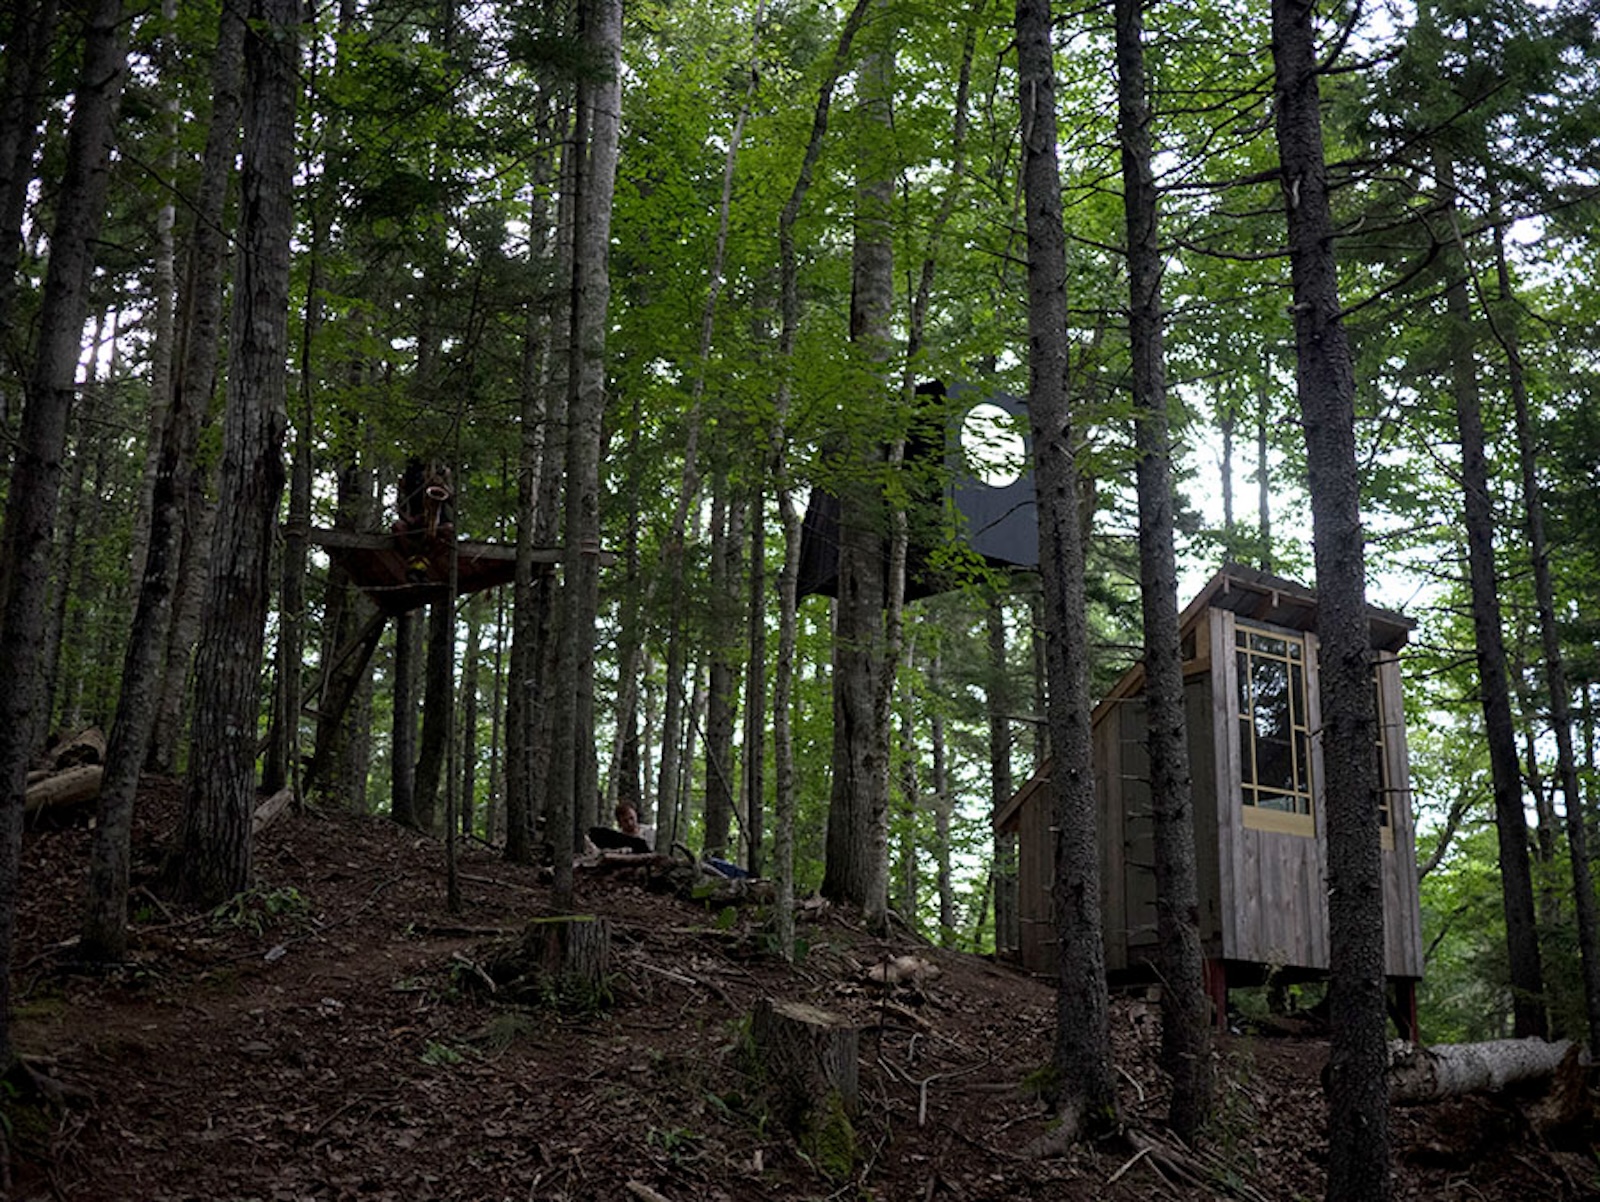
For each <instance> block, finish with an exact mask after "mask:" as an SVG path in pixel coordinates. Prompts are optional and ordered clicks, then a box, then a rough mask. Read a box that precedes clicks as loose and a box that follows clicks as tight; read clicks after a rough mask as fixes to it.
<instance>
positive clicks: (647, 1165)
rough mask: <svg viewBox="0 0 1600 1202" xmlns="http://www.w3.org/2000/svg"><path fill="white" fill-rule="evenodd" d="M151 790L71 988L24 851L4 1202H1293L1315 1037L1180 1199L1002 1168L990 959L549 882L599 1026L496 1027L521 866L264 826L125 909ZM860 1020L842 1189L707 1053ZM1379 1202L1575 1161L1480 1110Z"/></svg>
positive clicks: (722, 1056) (1429, 1137)
mask: <svg viewBox="0 0 1600 1202" xmlns="http://www.w3.org/2000/svg"><path fill="white" fill-rule="evenodd" d="M176 795H177V789H176V786H175V785H174V784H172V783H170V782H147V788H146V789H145V791H144V793H143V794H142V795H141V798H140V814H139V818H138V821H137V823H136V832H135V844H136V847H135V860H136V867H135V886H136V891H135V898H134V903H133V904H134V907H135V910H136V920H137V925H136V929H135V932H134V937H133V944H132V946H133V951H132V955H131V958H130V962H129V963H128V964H126V965H125V966H123V967H122V968H120V969H118V970H117V971H115V972H113V973H111V974H108V975H90V974H88V973H86V972H84V971H83V970H82V969H81V968H80V967H79V966H77V965H76V964H74V962H73V946H72V944H73V942H74V941H75V939H74V937H75V935H76V931H77V922H78V911H79V907H80V905H81V897H82V893H83V888H84V875H85V871H86V864H87V858H88V848H89V836H88V830H87V815H80V816H79V817H78V820H77V821H76V822H73V821H70V820H68V821H66V822H64V823H63V824H62V825H60V826H58V827H57V828H56V829H47V830H37V831H33V832H30V833H29V835H28V839H27V843H26V847H25V849H24V864H23V877H22V881H23V885H22V890H23V895H22V898H21V901H20V906H19V916H18V932H17V940H18V946H17V956H16V964H17V966H18V967H17V972H16V976H15V988H16V995H17V1009H18V1020H17V1043H18V1045H19V1048H20V1050H21V1051H22V1052H23V1053H24V1054H25V1055H27V1056H28V1057H29V1059H30V1062H31V1063H32V1064H33V1065H34V1066H35V1068H36V1069H37V1070H38V1071H40V1072H41V1073H43V1074H47V1075H48V1077H49V1078H51V1079H52V1080H53V1082H55V1083H57V1084H59V1086H61V1087H62V1095H61V1096H59V1097H57V1098H55V1099H53V1100H52V1099H46V1098H42V1097H39V1096H36V1095H34V1094H32V1093H31V1092H29V1091H28V1090H23V1091H22V1093H21V1094H18V1093H16V1092H15V1091H12V1093H11V1095H10V1096H9V1097H8V1098H7V1099H6V1101H5V1109H6V1115H7V1118H8V1120H9V1126H10V1137H9V1143H8V1148H9V1151H8V1157H7V1162H6V1165H5V1170H6V1172H7V1175H8V1185H9V1196H10V1197H13V1198H17V1199H106V1200H108V1202H109V1200H118V1199H127V1200H143V1202H177V1200H178V1199H197V1200H198V1199H204V1200H221V1199H230V1200H233V1199H237V1200H243V1199H259V1200H261V1202H302V1200H309V1199H316V1200H319V1202H321V1200H324V1199H351V1200H357V1199H361V1200H367V1199H370V1200H388V1199H394V1200H401V1199H403V1200H406V1202H412V1200H416V1199H431V1198H439V1199H446V1198H448V1199H481V1200H485V1202H488V1200H492V1199H516V1200H518V1202H521V1200H524V1199H530V1200H545V1199H549V1200H562V1199H573V1200H587V1199H606V1200H609V1199H620V1200H627V1199H640V1198H642V1199H646V1200H647V1202H649V1200H654V1199H660V1198H664V1199H667V1200H668V1202H695V1200H700V1202H723V1200H729V1202H732V1200H743V1199H785V1200H788V1199H796V1200H798V1199H840V1200H843V1199H852V1200H853V1199H882V1200H884V1202H902V1200H904V1202H913V1200H933V1199H969V1200H980V1199H994V1200H996V1202H999V1200H1001V1199H1007V1200H1009V1199H1046V1198H1048V1199H1053V1200H1061V1199H1067V1200H1077V1199H1085V1200H1087V1199H1095V1200H1097V1202H1120V1200H1128V1202H1132V1200H1135V1199H1138V1200H1143V1199H1151V1198H1175V1199H1194V1198H1209V1197H1214V1196H1224V1195H1225V1192H1226V1191H1228V1190H1230V1189H1232V1190H1235V1191H1240V1192H1247V1191H1248V1190H1252V1189H1253V1190H1254V1191H1255V1195H1254V1196H1257V1197H1261V1198H1267V1199H1273V1200H1278V1199H1284V1200H1289V1199H1297V1198H1308V1199H1309V1198H1317V1197H1320V1196H1321V1193H1322V1189H1323V1171H1324V1159H1325V1144H1324V1140H1323V1136H1322V1125H1323V1109H1322V1098H1321V1093H1320V1090H1319V1087H1318V1074H1319V1072H1320V1071H1321V1068H1322V1065H1323V1062H1324V1061H1325V1059H1326V1054H1327V1049H1326V1045H1325V1044H1324V1043H1322V1042H1320V1041H1318V1040H1315V1039H1281V1038H1280V1039H1268V1038H1259V1037H1244V1036H1229V1037H1225V1038H1223V1039H1222V1041H1221V1045H1220V1048H1219V1051H1218V1069H1219V1073H1220V1079H1221V1093H1220V1106H1219V1112H1218V1117H1217V1120H1216V1122H1215V1124H1214V1126H1213V1129H1212V1132H1211V1135H1210V1136H1209V1137H1208V1139H1207V1141H1206V1142H1205V1144H1204V1145H1203V1146H1202V1148H1201V1149H1200V1150H1199V1151H1200V1154H1201V1155H1200V1160H1201V1161H1202V1162H1203V1163H1205V1164H1206V1165H1207V1166H1209V1167H1210V1169H1211V1170H1212V1171H1213V1172H1214V1173H1215V1177H1214V1178H1213V1181H1212V1183H1211V1184H1210V1185H1209V1186H1206V1187H1200V1186H1195V1185H1192V1184H1182V1183H1179V1182H1177V1181H1176V1180H1173V1179H1172V1178H1171V1177H1170V1175H1163V1174H1162V1172H1161V1170H1160V1169H1159V1168H1158V1167H1157V1166H1156V1164H1155V1163H1153V1162H1154V1160H1155V1158H1153V1157H1151V1156H1148V1155H1136V1153H1135V1151H1134V1149H1133V1147H1132V1146H1130V1145H1129V1144H1128V1143H1126V1142H1125V1141H1122V1140H1115V1141H1108V1142H1107V1143H1106V1144H1105V1145H1104V1146H1101V1147H1098V1148H1094V1149H1087V1150H1079V1151H1076V1152H1074V1153H1072V1154H1071V1155H1069V1156H1066V1157H1054V1158H1045V1159H1037V1158H1030V1157H1026V1156H1024V1154H1023V1153H1024V1150H1025V1149H1027V1148H1028V1146H1029V1145H1030V1144H1031V1143H1033V1142H1034V1141H1035V1140H1038V1139H1039V1138H1040V1137H1041V1136H1044V1135H1045V1134H1046V1133H1047V1132H1048V1130H1049V1125H1050V1116H1049V1115H1047V1114H1046V1113H1045V1111H1044V1108H1043V1107H1042V1106H1041V1104H1040V1103H1039V1102H1038V1101H1037V1100H1035V1099H1031V1098H1030V1097H1028V1096H1027V1095H1026V1093H1025V1092H1024V1091H1023V1090H1022V1089H1021V1088H1020V1085H1021V1083H1022V1082H1023V1081H1024V1079H1025V1078H1027V1077H1028V1076H1029V1074H1030V1073H1033V1072H1034V1071H1035V1070H1036V1069H1038V1068H1039V1067H1040V1066H1041V1065H1042V1064H1044V1063H1045V1062H1046V1060H1047V1059H1048V1056H1049V1050H1050V1042H1051V1031H1052V1024H1053V1021H1054V996H1053V994H1052V992H1051V990H1050V989H1049V988H1048V987H1046V985H1045V984H1043V983H1041V982H1038V981H1035V980H1032V979H1030V978H1029V977H1028V976H1026V975H1025V974H1023V973H1021V972H1019V971H1017V970H1015V969H1013V968H1011V967H1009V966H1006V965H997V964H994V963H992V962H990V961H987V960H984V959H981V958H978V957H974V956H966V955H959V954H956V953H951V952H942V951H938V950H934V949H929V948H927V947H925V946H922V945H920V944H918V943H917V942H916V941H915V940H913V939H912V938H910V937H901V938H896V939H891V940H888V941H883V940H877V939H873V938H870V937H869V936H867V935H866V934H865V933H864V932H863V931H862V930H861V929H860V928H859V927H858V926H857V925H855V924H853V923H852V922H851V921H850V920H849V919H848V918H847V917H845V916H842V915H840V914H838V913H836V912H827V911H819V910H811V911H808V917H807V919H806V921H804V922H803V923H802V931H801V933H802V935H803V937H804V938H805V939H806V941H807V942H808V943H809V953H808V954H807V955H806V956H805V958H804V959H803V961H802V962H801V963H799V964H797V965H795V966H793V967H789V966H785V965H783V964H782V963H781V962H780V961H778V960H777V959H776V958H775V957H773V956H771V955H769V954H767V952H766V951H765V948H766V943H765V941H764V938H763V932H762V929H761V925H760V923H761V919H762V917H763V916H762V914H761V912H760V911H759V910H758V909H756V908H753V907H746V908H741V909H739V910H737V911H730V912H721V911H716V910H711V909H708V908H706V907H704V906H701V905H695V904H692V903H688V902H683V901H679V900H677V899H676V898H673V897H670V896H665V895H657V894H652V893H649V892H647V891H646V890H645V889H644V888H642V886H641V884H640V883H639V882H637V881H635V880H632V879H629V875H628V874H622V875H613V876H607V877H592V876H583V875H580V880H579V903H580V906H581V907H582V908H583V909H584V910H585V911H588V912H593V913H597V914H602V915H605V916H608V917H609V919H610V921H611V923H612V941H613V942H612V955H613V970H614V977H613V979H612V982H611V992H612V1000H611V1004H610V1005H609V1006H608V1007H606V1008H605V1009H603V1010H599V1011H594V1012H590V1013H583V1014H579V1013H565V1014H562V1013H557V1012H554V1011H551V1010H548V1009H532V1008H526V1007H516V1006H510V1005H506V1004H504V1003H502V1002H499V1001H497V1000H496V999H495V998H494V997H492V996H490V995H489V994H488V992H487V990H484V989H482V988H480V987H479V984H478V982H479V981H480V979H481V978H480V976H479V971H478V968H477V967H476V966H478V965H481V964H482V963H483V962H484V961H485V960H486V959H487V958H488V957H489V956H490V955H492V953H493V951H494V949H495V948H496V947H497V946H499V944H500V943H503V942H504V941H505V940H506V939H509V938H511V937H514V936H515V935H516V934H517V933H518V931H519V930H520V929H521V926H522V924H523V923H524V922H526V921H527V920H528V919H529V918H531V917H535V916H539V915H543V914H547V913H548V912H549V911H548V904H547V903H548V892H547V890H546V888H545V887H544V886H543V885H542V884H540V882H539V879H538V876H537V874H536V873H535V872H534V871H532V870H530V869H524V868H519V867H516V866H513V865H508V864H506V863H505V862H504V861H502V860H500V859H498V858H496V857H495V856H494V855H492V854H491V853H489V852H487V851H484V850H474V851H469V852H466V853H464V854H463V856H462V862H461V883H462V894H463V901H464V905H463V907H462V910H461V912H460V913H458V914H451V913H448V912H447V910H446V907H445V888H444V855H443V850H442V848H441V846H440V844H438V843H437V842H435V841H433V840H431V839H426V838H422V837H420V836H417V835H415V834H412V833H408V832H405V831H402V830H400V829H399V828H397V827H395V826H393V825H392V824H390V823H389V822H387V821H385V820H383V819H378V818H355V817H349V816H343V815H334V814H305V815H298V816H290V817H286V818H284V819H282V820H281V821H279V822H278V823H277V824H276V825H275V826H273V827H272V828H270V829H269V830H267V831H266V832H265V833H264V834H263V835H262V836H261V837H260V839H259V840H258V843H257V851H256V869H257V877H258V880H259V885H258V887H257V889H255V890H254V891H252V892H251V893H250V894H247V895H245V896H244V897H243V898H241V899H238V900H237V901H235V902H234V903H230V904H229V905H228V906H225V907H223V908H222V910H220V911H219V912H217V913H215V914H211V915H202V916H194V915H185V914H181V913H175V912H171V911H168V910H167V909H165V908H164V907H163V905H162V903H160V902H158V901H157V900H156V899H155V896H154V894H153V893H150V892H148V890H149V889H150V888H151V886H152V885H153V882H154V876H155V871H156V866H157V862H158V858H159V855H160V853H161V851H162V849H163V847H164V846H165V841H166V839H167V838H168V837H169V835H170V832H171V831H172V829H173V827H174V825H175V821H176V813H177V811H176ZM908 952H912V953H916V954H918V955H920V956H923V957H924V958H926V959H927V960H929V961H931V962H933V963H935V964H936V965H937V966H938V967H939V969H940V973H939V975H938V976H937V977H936V978H934V979H932V980H929V981H927V982H925V983H924V984H923V985H922V986H921V987H920V988H919V987H915V986H911V985H901V986H898V987H896V988H895V989H893V990H891V991H889V992H887V993H885V991H884V990H883V989H882V988H881V987H879V986H876V985H874V984H872V983H871V982H869V981H868V980H867V979H866V969H867V968H868V967H869V966H871V965H873V964H874V963H878V962H879V961H881V960H882V958H883V957H884V956H885V955H899V954H902V953H908ZM763 996H771V997H774V998H779V999H792V1000H802V1001H808V1002H811V1003H813V1004H815V1005H817V1006H820V1007H822V1008H824V1009H827V1010H831V1011H835V1012H838V1013H842V1014H846V1015H848V1016H850V1017H851V1018H852V1019H853V1020H854V1021H855V1022H856V1023H858V1024H859V1025H860V1026H861V1027H862V1029H863V1030H862V1037H861V1064H860V1071H861V1096H862V1114H861V1117H860V1119H859V1122H858V1133H859V1137H860V1152H861V1163H860V1165H859V1167H858V1168H857V1170H856V1171H855V1173H854V1174H853V1175H852V1176H851V1177H849V1178H845V1179H839V1180H834V1179H829V1178H828V1177H826V1176H825V1175H824V1174H823V1173H822V1172H821V1171H820V1170H819V1169H818V1168H816V1167H814V1166H813V1165H812V1164H811V1163H810V1162H808V1161H807V1160H806V1159H805V1158H804V1157H803V1156H802V1155H800V1153H799V1151H798V1149H797V1147H796V1145H795V1143H794V1141H793V1140H791V1139H790V1138H789V1137H788V1135H787V1134H786V1133H785V1132H784V1131H783V1130H782V1129H781V1128H780V1127H779V1126H778V1124H777V1123H776V1121H775V1120H774V1119H773V1118H772V1117H771V1116H770V1115H769V1114H768V1113H767V1108H766V1106H765V1105H764V1103H763V1102H762V1099H761V1091H760V1089H759V1087H758V1086H757V1085H756V1084H755V1083H754V1082H753V1081H752V1080H750V1079H749V1077H748V1076H747V1074H746V1071H745V1068H744V1060H743V1058H742V1055H741V1050H740V1044H741V1039H742V1036H743V1033H744V1031H745V1029H746V1025H747V1019H748V1016H749V1015H750V1013H751V1010H752V1007H753V1006H754V1004H755V1003H756V1001H757V999H759V998H761V997H763ZM1112 1024H1113V1033H1114V1039H1115V1045H1116V1052H1117V1060H1118V1065H1119V1069H1120V1073H1119V1076H1120V1080H1121V1084H1122V1104H1123V1107H1124V1114H1125V1118H1126V1119H1127V1121H1128V1123H1129V1124H1130V1125H1132V1126H1134V1127H1135V1128H1139V1129H1143V1130H1145V1131H1148V1132H1152V1133H1155V1134H1157V1135H1158V1136H1159V1135H1160V1130H1161V1128H1160V1118H1161V1115H1162V1113H1163V1110H1164V1107H1165V1087H1164V1085H1163V1082H1162V1079H1161V1075H1160V1073H1159V1072H1158V1071H1157V1070H1156V1069H1155V1067H1154V1057H1155V1053H1156V1045H1157V1040H1158V1018H1157V1013H1156V1008H1155V1006H1154V1005H1153V1004H1152V1003H1149V1002H1147V1001H1145V1000H1142V999H1128V998H1121V999H1118V1000H1117V1001H1116V1002H1115V1004H1114V1008H1113V1012H1112ZM1395 1126H1396V1136H1397V1138H1396V1171H1397V1176H1398V1182H1399V1188H1398V1190H1397V1196H1398V1197H1401V1198H1417V1199H1454V1198H1460V1199H1476V1200H1485V1199H1486V1200H1496V1199H1516V1200H1517V1202H1531V1200H1532V1199H1536V1198H1537V1199H1556V1198H1573V1199H1577V1198H1594V1197H1600V1172H1597V1169H1596V1162H1595V1159H1594V1156H1593V1154H1592V1151H1582V1150H1565V1151H1563V1150H1559V1149H1553V1148H1551V1147H1549V1146H1548V1145H1546V1144H1545V1143H1544V1142H1543V1141H1541V1140H1540V1139H1539V1137H1538V1136H1536V1135H1535V1134H1534V1133H1533V1132H1532V1130H1531V1129H1530V1128H1529V1127H1528V1125H1527V1123H1526V1122H1525V1121H1524V1120H1523V1119H1522V1118H1521V1114H1520V1111H1519V1110H1518V1108H1517V1106H1516V1104H1515V1102H1514V1101H1505V1100H1483V1099H1466V1100H1462V1101H1457V1102H1450V1103H1445V1104H1441V1105H1436V1106H1430V1107H1419V1108H1413V1109H1409V1110H1403V1111H1397V1112H1396V1116H1395Z"/></svg>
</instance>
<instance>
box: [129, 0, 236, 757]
mask: <svg viewBox="0 0 1600 1202" xmlns="http://www.w3.org/2000/svg"><path fill="white" fill-rule="evenodd" d="M244 30H245V22H244V13H243V12H242V11H241V10H240V9H239V8H238V7H237V6H235V5H223V7H222V11H221V16H220V20H219V23H218V28H217V45H216V49H215V51H214V53H213V56H212V60H211V122H210V124H209V125H208V126H207V129H206V145H205V151H204V154H203V156H202V159H201V166H200V187H199V192H198V194H197V195H196V197H195V206H194V207H195V211H194V222H193V226H192V233H191V234H190V236H189V245H188V253H187V256H186V264H185V269H184V284H183V293H182V298H181V303H180V308H179V313H178V319H179V320H178V331H177V341H178V361H177V371H176V375H175V376H174V379H173V399H172V402H171V405H172V407H173V408H182V409H186V410H188V411H190V413H191V414H192V419H191V420H192V421H193V422H194V423H195V424H194V426H193V428H192V429H190V431H189V435H190V439H191V447H190V451H191V453H190V454H188V455H187V456H182V457H180V459H179V460H178V461H177V462H178V463H180V464H181V466H180V467H179V468H178V469H177V470H178V477H177V479H176V480H175V482H174V486H175V488H176V490H177V503H178V504H179V506H180V510H179V518H178V521H179V527H180V529H179V534H178V538H179V544H178V545H179V550H178V553H177V555H176V559H175V566H174V568H173V570H174V571H175V572H176V573H177V581H176V584H175V595H174V599H173V613H172V617H171V619H170V622H169V626H170V629H169V631H168V635H167V645H166V651H165V653H164V654H163V656H162V661H161V668H160V671H161V679H160V685H159V688H158V690H157V700H156V714H155V723H154V725H153V726H152V728H151V730H150V737H149V746H148V748H147V749H146V750H145V752H144V754H145V764H146V766H147V767H149V768H151V769H152V770H155V771H159V772H166V773H170V772H171V771H172V770H173V768H174V767H175V766H176V763H177V749H178V744H179V743H180V741H181V740H180V734H179V732H180V729H181V726H182V714H183V702H184V698H185V697H186V696H187V695H188V688H187V685H188V670H189V660H190V655H191V653H192V651H193V647H194V643H195V640H196V639H197V637H198V624H199V614H200V604H201V598H202V596H203V594H204V588H205V577H206V567H207V565H208V563H209V558H210V534H211V530H210V519H209V514H210V512H211V510H210V508H209V502H208V500H207V496H206V493H207V488H206V480H207V469H206V468H205V467H203V466H201V465H199V464H197V463H196V462H195V458H194V455H193V454H192V450H193V445H192V444H193V441H194V440H195V439H197V438H198V437H199V430H200V427H202V426H204V424H205V422H206V420H207V418H208V417H209V415H210V408H211V403H212V398H213V395H214V394H215V392H216V376H217V341H218V338H219V336H220V331H221V328H222V292H223V289H222V281H223V276H224V274H225V271H226V267H227V261H228V248H229V244H230V242H229V237H228V230H227V229H226V227H225V225H224V221H223V215H224V213H225V211H226V208H227V198H228V189H229V183H230V181H231V179H232V177H233V165H234V160H235V157H236V155H237V151H238V143H239V117H240V112H241V110H242V106H243V103H244V97H243V87H242V85H243V74H244Z"/></svg>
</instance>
